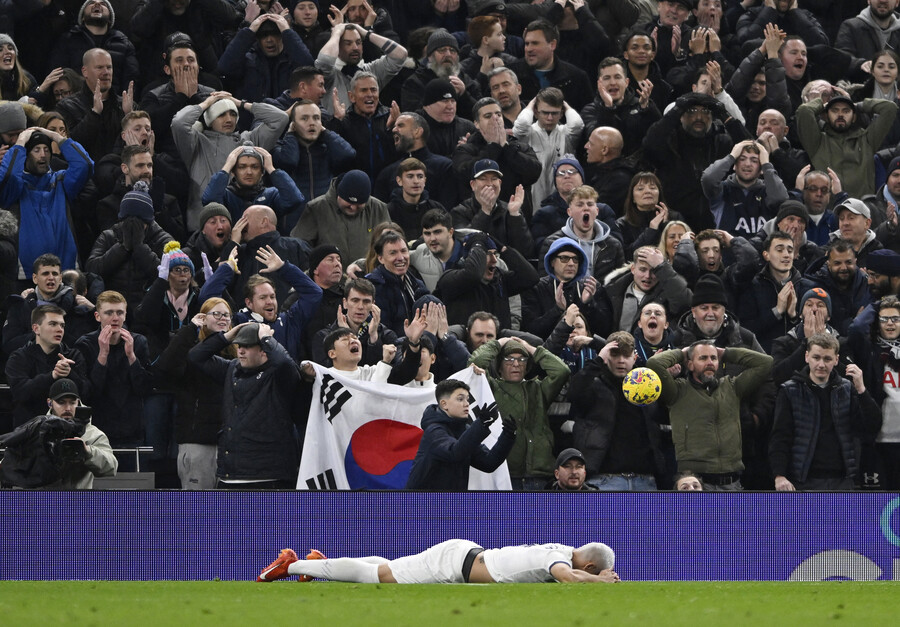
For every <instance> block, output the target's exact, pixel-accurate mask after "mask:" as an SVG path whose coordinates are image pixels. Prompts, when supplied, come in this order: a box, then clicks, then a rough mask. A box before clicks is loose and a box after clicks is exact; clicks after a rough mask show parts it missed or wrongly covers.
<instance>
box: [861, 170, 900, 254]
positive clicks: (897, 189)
mask: <svg viewBox="0 0 900 627" xmlns="http://www.w3.org/2000/svg"><path fill="white" fill-rule="evenodd" d="M898 199H900V157H894V158H893V159H892V160H891V163H890V165H889V166H888V168H887V180H886V181H885V182H884V185H882V186H881V187H879V188H878V189H877V190H876V191H875V196H874V197H872V196H869V197H867V198H866V204H867V205H869V207H870V208H871V209H872V210H873V212H872V213H873V215H877V214H881V215H884V216H885V220H884V221H883V222H882V223H881V224H879V225H878V227H877V228H876V229H875V235H876V236H877V237H878V241H880V242H881V243H882V244H884V245H885V246H886V247H887V248H891V249H893V250H900V228H898V224H900V219H898V217H900V216H898V212H897V203H898Z"/></svg>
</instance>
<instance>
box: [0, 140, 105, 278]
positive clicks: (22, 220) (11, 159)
mask: <svg viewBox="0 0 900 627" xmlns="http://www.w3.org/2000/svg"><path fill="white" fill-rule="evenodd" d="M51 142H56V143H57V145H58V146H59V148H60V150H61V151H62V154H63V157H65V159H66V161H67V162H68V164H69V167H68V168H66V169H65V170H62V171H60V172H54V171H53V170H52V169H51V168H50V158H51V156H52V152H51ZM93 165H94V162H93V161H92V160H91V158H90V157H89V156H88V155H87V153H86V152H85V150H84V148H83V147H82V146H81V145H80V144H79V143H78V142H76V141H75V140H74V139H67V138H65V137H63V136H62V135H60V134H59V133H57V132H55V131H51V130H49V129H45V128H39V127H31V128H28V129H25V130H24V131H22V132H21V133H19V136H18V138H17V139H16V142H15V145H14V146H13V147H12V148H10V149H9V150H7V151H6V153H5V154H4V155H3V159H2V161H0V181H2V185H0V206H2V207H11V206H12V205H14V204H18V205H19V216H18V218H19V219H18V257H19V263H20V264H21V266H22V268H24V269H26V271H27V269H28V268H31V267H32V265H33V264H34V262H35V260H36V259H37V258H38V257H39V256H41V255H43V254H45V253H52V254H54V255H56V256H57V257H59V258H60V260H61V261H62V269H63V270H68V269H71V268H74V267H75V262H76V258H77V255H78V251H77V249H76V246H75V237H74V235H73V233H72V230H71V227H70V222H69V214H70V204H69V203H71V202H74V201H75V199H76V198H77V197H78V194H79V193H80V192H81V190H82V189H83V188H84V185H85V183H86V182H87V180H88V178H90V176H91V172H92V169H93Z"/></svg>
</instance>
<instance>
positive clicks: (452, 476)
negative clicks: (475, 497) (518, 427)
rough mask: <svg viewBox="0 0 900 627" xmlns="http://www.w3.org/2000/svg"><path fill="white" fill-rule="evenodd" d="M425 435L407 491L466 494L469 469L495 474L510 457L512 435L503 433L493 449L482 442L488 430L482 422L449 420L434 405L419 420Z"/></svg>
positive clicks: (407, 484)
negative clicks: (445, 491)
mask: <svg viewBox="0 0 900 627" xmlns="http://www.w3.org/2000/svg"><path fill="white" fill-rule="evenodd" d="M422 429H423V430H424V431H425V434H424V435H423V436H422V441H421V442H420V443H419V450H418V451H416V458H415V459H414V460H413V465H412V470H410V472H409V479H408V480H407V482H406V488H407V489H408V490H447V491H456V492H465V491H466V490H467V489H468V486H469V467H472V468H475V469H477V470H480V471H482V472H494V471H495V470H497V468H499V467H500V464H502V463H503V462H504V460H505V459H506V456H507V455H509V452H510V450H512V446H513V444H514V443H515V441H516V435H515V433H512V432H509V431H507V430H506V429H504V430H503V431H502V432H501V434H500V438H499V439H498V440H497V443H496V444H495V445H494V447H493V448H491V449H488V448H487V447H486V446H484V445H483V444H482V443H481V442H482V440H484V439H485V438H486V437H488V435H489V434H490V430H489V429H488V428H487V427H485V426H484V425H483V424H482V423H481V422H479V421H477V420H475V421H472V420H470V419H465V420H462V419H459V418H451V417H450V416H448V415H447V414H446V412H444V411H442V410H441V408H440V407H438V406H437V405H429V406H428V407H426V408H425V414H424V415H423V416H422Z"/></svg>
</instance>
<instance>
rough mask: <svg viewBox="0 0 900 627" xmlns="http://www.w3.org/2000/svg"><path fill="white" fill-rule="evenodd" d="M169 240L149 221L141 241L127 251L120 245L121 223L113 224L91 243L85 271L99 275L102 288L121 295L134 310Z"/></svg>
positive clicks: (152, 278) (170, 239) (155, 274)
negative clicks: (103, 285) (91, 246)
mask: <svg viewBox="0 0 900 627" xmlns="http://www.w3.org/2000/svg"><path fill="white" fill-rule="evenodd" d="M173 239H175V238H174V237H172V236H171V235H169V234H168V233H167V232H166V231H164V230H163V229H162V227H161V226H159V225H158V224H157V223H156V222H151V223H150V224H149V225H148V226H147V230H146V231H144V241H143V242H142V243H141V244H140V245H139V246H136V247H135V248H134V250H131V251H128V250H125V247H124V246H122V243H121V242H122V223H121V222H117V223H116V224H114V225H113V227H112V228H111V229H106V230H105V231H103V232H102V233H101V234H100V237H98V238H97V241H96V242H94V248H93V249H92V250H91V254H90V256H89V257H88V260H87V271H88V272H94V273H96V274H99V275H100V276H101V277H103V282H104V283H106V289H108V290H115V291H117V292H119V293H121V294H122V295H123V296H125V300H127V301H128V304H129V305H131V307H132V308H137V306H138V304H139V303H140V302H141V300H142V299H143V297H144V291H145V290H146V289H147V286H148V285H149V284H150V283H151V282H152V281H153V280H154V279H155V278H156V276H157V270H156V268H157V266H159V260H160V258H162V254H163V247H164V246H165V245H166V244H168V243H169V242H171V241H172V240H173Z"/></svg>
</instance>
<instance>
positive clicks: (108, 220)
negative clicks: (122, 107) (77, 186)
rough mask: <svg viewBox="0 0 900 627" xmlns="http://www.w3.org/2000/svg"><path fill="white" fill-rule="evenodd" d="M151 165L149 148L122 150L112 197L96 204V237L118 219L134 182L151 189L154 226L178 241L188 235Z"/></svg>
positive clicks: (136, 146)
mask: <svg viewBox="0 0 900 627" xmlns="http://www.w3.org/2000/svg"><path fill="white" fill-rule="evenodd" d="M132 113H135V112H132ZM129 115H131V114H129ZM146 123H147V124H149V123H150V120H146ZM153 166H154V162H153V151H152V149H151V148H150V147H149V146H143V145H141V144H132V145H128V146H125V147H124V148H123V149H122V165H121V166H120V174H119V177H118V178H117V179H116V186H115V187H114V188H113V191H112V193H111V194H109V195H108V196H106V197H105V198H102V199H101V200H100V202H98V203H97V210H96V227H95V228H96V232H97V233H98V234H99V233H102V232H103V231H105V230H106V229H108V228H111V227H112V225H113V224H115V223H116V222H118V217H117V216H118V213H119V205H120V204H121V203H122V198H123V197H124V196H125V194H127V193H128V192H129V191H131V189H132V188H133V187H134V184H135V183H136V182H137V181H144V182H145V183H147V185H148V186H149V187H150V198H152V199H153V214H154V216H155V218H154V219H155V220H156V222H157V224H159V225H160V226H161V227H162V228H163V230H165V231H166V232H167V233H169V234H170V235H172V237H175V238H177V239H178V240H179V241H181V240H182V239H184V238H185V236H186V235H187V233H186V231H185V229H184V222H183V221H182V219H181V208H180V207H179V206H178V200H177V199H176V198H175V197H174V196H172V195H170V194H167V193H166V181H165V179H163V178H162V177H159V176H153ZM92 226H93V225H92Z"/></svg>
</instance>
